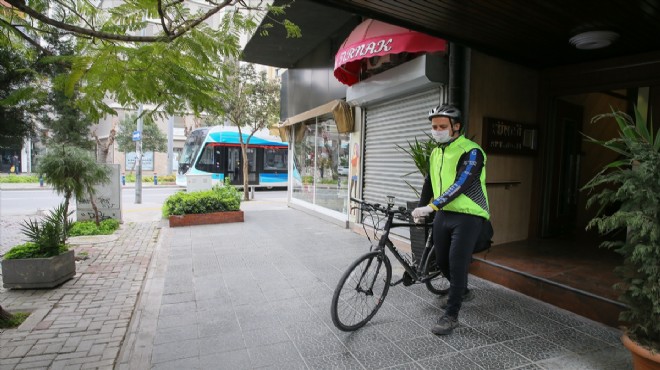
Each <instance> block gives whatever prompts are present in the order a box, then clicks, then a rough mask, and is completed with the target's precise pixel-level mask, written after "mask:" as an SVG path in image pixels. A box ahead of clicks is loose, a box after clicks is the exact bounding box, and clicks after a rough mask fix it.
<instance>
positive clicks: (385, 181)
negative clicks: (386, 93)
mask: <svg viewBox="0 0 660 370" xmlns="http://www.w3.org/2000/svg"><path fill="white" fill-rule="evenodd" d="M441 98H442V96H441V89H440V88H434V89H432V90H426V91H423V92H420V93H416V94H411V95H406V96H399V97H397V98H395V99H391V100H388V101H386V102H382V103H377V104H374V105H369V106H367V107H366V120H365V127H366V128H365V151H364V185H363V186H364V188H363V189H364V193H363V196H364V199H365V200H367V201H370V202H378V203H381V204H383V203H385V202H386V200H387V199H386V196H387V195H393V196H395V197H396V201H395V203H396V206H397V207H398V206H404V207H405V206H406V202H407V201H418V200H419V198H418V196H417V195H416V194H415V192H414V191H413V190H412V189H411V188H410V187H409V186H408V185H407V184H406V181H407V182H408V183H410V185H412V186H413V187H414V188H415V189H417V191H418V192H421V190H422V184H423V181H424V179H423V178H422V176H421V175H420V174H419V171H418V170H417V167H415V165H414V164H413V162H412V160H411V159H409V157H408V156H407V154H405V153H403V152H402V151H401V149H399V148H398V146H397V144H398V145H400V146H402V147H404V148H407V147H408V141H414V140H415V137H417V139H418V140H420V141H421V140H427V139H428V137H427V135H426V133H428V134H430V130H431V126H430V124H429V121H428V117H427V114H428V111H429V110H430V109H431V108H432V107H433V106H435V105H438V104H440V102H441V101H442V100H441ZM408 173H412V174H410V175H407V176H405V175H406V174H408ZM404 180H405V181H404ZM401 231H402V232H403V230H401Z"/></svg>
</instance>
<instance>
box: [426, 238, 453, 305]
mask: <svg viewBox="0 0 660 370" xmlns="http://www.w3.org/2000/svg"><path fill="white" fill-rule="evenodd" d="M437 271H438V267H437V266H436V259H435V246H434V247H433V248H431V251H430V252H429V255H428V257H427V258H426V263H425V265H424V269H423V270H422V276H429V275H431V274H433V273H436V272H437ZM425 284H426V289H428V290H429V292H431V293H433V294H435V295H446V294H447V293H449V280H447V278H445V276H444V275H443V274H439V275H438V276H436V277H435V278H433V279H431V280H427V281H426V282H425Z"/></svg>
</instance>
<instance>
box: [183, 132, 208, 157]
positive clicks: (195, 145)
mask: <svg viewBox="0 0 660 370" xmlns="http://www.w3.org/2000/svg"><path fill="white" fill-rule="evenodd" d="M207 133H208V129H204V130H195V131H193V132H192V133H190V136H188V139H187V140H186V144H185V145H184V146H183V152H182V153H181V158H180V159H179V164H185V165H188V166H190V164H191V163H192V161H194V160H195V157H196V156H197V153H198V152H199V149H200V148H201V147H202V144H203V143H204V139H205V138H206V134H207Z"/></svg>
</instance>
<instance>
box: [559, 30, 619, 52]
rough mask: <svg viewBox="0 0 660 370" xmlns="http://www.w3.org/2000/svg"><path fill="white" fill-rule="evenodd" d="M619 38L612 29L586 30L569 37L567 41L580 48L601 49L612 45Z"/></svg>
mask: <svg viewBox="0 0 660 370" xmlns="http://www.w3.org/2000/svg"><path fill="white" fill-rule="evenodd" d="M618 38H619V34H618V33H616V32H613V31H588V32H582V33H579V34H577V35H575V36H573V37H571V38H570V39H569V40H568V42H569V43H571V45H573V46H575V47H576V48H577V49H581V50H592V49H601V48H604V47H608V46H610V45H612V43H613V42H614V41H616V40H617V39H618Z"/></svg>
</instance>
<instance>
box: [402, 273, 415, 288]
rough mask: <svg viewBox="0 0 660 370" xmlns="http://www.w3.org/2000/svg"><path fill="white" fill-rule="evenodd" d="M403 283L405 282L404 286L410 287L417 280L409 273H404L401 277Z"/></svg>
mask: <svg viewBox="0 0 660 370" xmlns="http://www.w3.org/2000/svg"><path fill="white" fill-rule="evenodd" d="M401 281H402V282H403V286H410V285H413V284H414V283H415V280H414V279H413V277H412V276H410V274H409V273H408V271H404V273H403V276H402V277H401Z"/></svg>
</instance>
